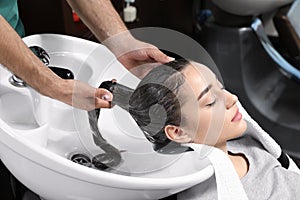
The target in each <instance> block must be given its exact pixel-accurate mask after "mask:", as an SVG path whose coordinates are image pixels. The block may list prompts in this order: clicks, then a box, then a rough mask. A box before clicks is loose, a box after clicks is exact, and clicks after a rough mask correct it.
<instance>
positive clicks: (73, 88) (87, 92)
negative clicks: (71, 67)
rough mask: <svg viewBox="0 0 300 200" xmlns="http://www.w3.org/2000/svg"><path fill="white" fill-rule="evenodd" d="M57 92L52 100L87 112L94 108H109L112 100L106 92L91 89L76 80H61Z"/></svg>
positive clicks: (111, 96) (104, 90) (110, 95)
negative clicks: (54, 99)
mask: <svg viewBox="0 0 300 200" xmlns="http://www.w3.org/2000/svg"><path fill="white" fill-rule="evenodd" d="M57 91H58V92H57V93H56V97H54V98H56V99H58V100H60V101H62V102H64V103H66V104H69V105H71V106H74V107H76V108H80V109H83V110H88V111H89V110H93V109H96V108H110V107H111V103H110V102H111V101H112V98H113V95H112V94H111V93H110V92H109V91H108V90H106V89H103V88H101V89H100V88H93V87H91V86H90V85H88V84H86V83H83V82H81V81H77V80H63V83H62V84H60V86H59V88H58V90H57Z"/></svg>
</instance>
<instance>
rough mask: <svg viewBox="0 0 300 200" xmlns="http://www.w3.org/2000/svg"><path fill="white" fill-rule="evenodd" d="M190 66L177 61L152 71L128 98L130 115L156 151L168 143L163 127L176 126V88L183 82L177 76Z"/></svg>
mask: <svg viewBox="0 0 300 200" xmlns="http://www.w3.org/2000/svg"><path fill="white" fill-rule="evenodd" d="M189 63H190V61H188V60H186V59H179V60H175V61H172V62H169V63H166V64H164V65H161V66H158V67H156V68H154V69H153V70H151V71H150V72H149V73H148V74H147V75H146V76H145V77H144V78H143V80H142V81H141V82H140V83H139V85H138V86H137V88H136V89H135V91H134V92H133V94H132V95H131V97H130V99H129V113H130V114H131V116H132V117H133V119H134V120H135V121H136V123H137V125H138V126H139V127H140V128H141V130H142V131H143V133H144V135H145V136H146V138H147V139H148V140H149V141H150V142H152V143H153V144H154V146H153V148H154V150H155V151H157V150H159V149H161V148H163V147H164V146H166V145H167V144H169V143H170V140H169V139H168V138H167V136H166V134H165V131H164V128H165V126H166V125H175V126H179V125H180V123H181V119H182V116H181V109H180V103H179V99H178V95H177V93H178V89H179V86H181V85H182V84H183V83H184V77H183V75H182V73H180V72H181V71H182V70H183V69H185V67H186V66H187V65H188V64H189Z"/></svg>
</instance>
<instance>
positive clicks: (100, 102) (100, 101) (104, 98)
mask: <svg viewBox="0 0 300 200" xmlns="http://www.w3.org/2000/svg"><path fill="white" fill-rule="evenodd" d="M95 95H96V98H95V108H110V107H111V101H112V99H113V95H112V93H111V92H109V91H108V90H106V89H102V88H98V89H96V94H95Z"/></svg>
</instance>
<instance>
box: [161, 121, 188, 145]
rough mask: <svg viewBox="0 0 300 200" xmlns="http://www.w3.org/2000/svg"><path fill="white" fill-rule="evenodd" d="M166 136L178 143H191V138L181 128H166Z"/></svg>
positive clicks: (169, 126) (172, 126) (168, 126)
mask: <svg viewBox="0 0 300 200" xmlns="http://www.w3.org/2000/svg"><path fill="white" fill-rule="evenodd" d="M165 134H166V136H167V137H168V138H169V139H170V140H172V141H174V142H178V143H187V142H190V141H191V138H190V137H189V135H188V134H187V133H185V132H184V131H183V130H182V129H181V128H180V127H178V126H174V125H167V126H165Z"/></svg>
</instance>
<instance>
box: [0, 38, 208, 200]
mask: <svg viewBox="0 0 300 200" xmlns="http://www.w3.org/2000/svg"><path fill="white" fill-rule="evenodd" d="M23 40H24V42H25V43H26V44H27V45H28V46H33V45H37V46H40V47H42V48H44V49H45V50H46V51H47V53H48V54H49V55H50V65H54V66H59V67H67V68H68V69H70V70H71V71H73V73H74V75H75V79H78V80H81V81H84V82H86V83H89V84H90V85H92V86H93V87H98V86H99V85H100V83H101V82H102V81H106V80H111V79H112V78H116V79H117V80H118V82H120V83H123V84H126V85H127V86H130V87H135V86H136V84H137V82H138V80H137V79H136V78H135V77H134V76H133V75H131V74H130V73H128V72H127V71H126V70H125V68H123V67H122V65H121V64H120V63H119V62H117V60H116V58H115V57H114V55H113V54H112V53H111V52H110V51H109V50H108V49H107V48H106V47H104V46H102V45H100V44H98V43H94V42H90V41H87V40H83V39H79V38H75V37H70V36H63V35H55V34H42V35H33V36H29V37H26V38H24V39H23ZM10 76H11V74H10V73H9V72H8V71H6V70H5V69H4V68H2V67H0V112H1V113H0V156H1V160H2V161H3V163H4V164H5V165H6V166H7V168H8V169H9V170H10V171H11V172H12V174H13V175H14V176H15V177H16V178H18V179H19V180H20V181H21V182H22V183H23V184H25V185H26V186H27V187H28V188H30V189H31V190H32V191H34V192H35V193H37V194H38V195H40V196H41V198H43V199H45V200H99V199H105V200H106V199H109V200H120V199H121V200H143V199H160V198H163V197H166V196H169V195H171V194H174V193H176V192H179V191H182V190H184V189H186V188H189V187H191V186H193V185H195V184H198V183H200V182H202V181H204V180H206V179H207V178H209V177H210V176H211V175H212V174H213V168H212V166H211V165H209V164H208V162H207V160H206V159H202V160H201V159H200V158H198V157H197V156H196V155H195V154H194V152H189V153H185V154H183V155H172V156H171V155H161V154H157V153H156V152H154V151H153V150H152V146H151V145H150V143H149V142H148V141H147V140H146V139H145V138H144V136H143V135H142V133H141V131H140V130H139V129H138V127H136V125H135V124H134V122H133V121H132V119H131V118H130V117H129V115H128V113H126V112H125V111H124V110H122V109H120V108H118V107H115V108H113V109H109V110H104V109H102V110H101V112H100V119H99V122H98V125H99V128H100V130H101V133H102V134H103V137H104V138H105V139H106V140H107V141H108V142H109V143H110V144H112V145H113V146H115V147H116V148H118V149H119V150H121V156H122V159H123V162H122V163H120V164H119V165H118V166H116V167H115V168H113V169H111V170H108V171H101V170H98V169H95V168H91V167H86V166H83V165H80V164H78V163H75V162H72V161H71V160H70V159H69V158H70V156H72V155H73V154H75V153H84V154H86V155H88V156H93V155H95V154H99V153H101V152H102V150H101V149H100V148H99V147H97V146H96V145H95V144H94V142H93V140H92V135H91V130H90V128H89V124H88V118H87V112H86V111H83V110H78V109H74V108H72V107H70V106H68V105H66V104H64V103H61V102H58V101H56V100H53V99H50V98H47V97H45V96H42V95H40V94H38V93H37V92H35V91H34V90H32V89H30V88H28V87H27V88H16V87H14V86H12V85H11V84H10V83H9V81H8V78H9V77H10ZM20 102H21V104H20ZM19 105H22V106H19Z"/></svg>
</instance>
